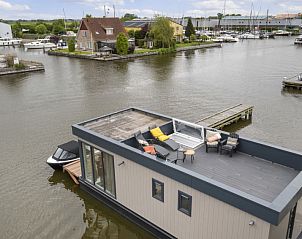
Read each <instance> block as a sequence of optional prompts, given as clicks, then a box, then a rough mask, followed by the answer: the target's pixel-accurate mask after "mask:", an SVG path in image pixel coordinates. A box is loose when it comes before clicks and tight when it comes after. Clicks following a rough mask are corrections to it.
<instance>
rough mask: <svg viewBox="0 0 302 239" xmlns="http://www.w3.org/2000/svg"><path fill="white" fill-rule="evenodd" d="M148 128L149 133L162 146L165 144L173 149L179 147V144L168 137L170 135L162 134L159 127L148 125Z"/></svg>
mask: <svg viewBox="0 0 302 239" xmlns="http://www.w3.org/2000/svg"><path fill="white" fill-rule="evenodd" d="M149 130H150V133H151V135H152V136H153V137H154V139H156V140H158V143H159V144H161V145H163V146H167V147H169V148H170V149H172V150H173V151H176V150H177V149H179V147H180V145H179V144H178V143H176V142H175V141H174V140H172V139H170V136H168V135H166V134H164V133H163V132H162V130H161V129H160V128H159V127H156V126H155V125H153V126H151V127H149Z"/></svg>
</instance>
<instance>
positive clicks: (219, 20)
mask: <svg viewBox="0 0 302 239" xmlns="http://www.w3.org/2000/svg"><path fill="white" fill-rule="evenodd" d="M222 17H223V14H222V13H220V12H219V13H217V18H218V29H219V30H220V22H221V19H222Z"/></svg>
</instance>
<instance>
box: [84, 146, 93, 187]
mask: <svg viewBox="0 0 302 239" xmlns="http://www.w3.org/2000/svg"><path fill="white" fill-rule="evenodd" d="M82 145H83V157H84V168H85V174H84V175H85V178H86V180H87V181H89V182H91V183H92V182H93V174H92V158H91V147H90V146H89V145H87V144H82Z"/></svg>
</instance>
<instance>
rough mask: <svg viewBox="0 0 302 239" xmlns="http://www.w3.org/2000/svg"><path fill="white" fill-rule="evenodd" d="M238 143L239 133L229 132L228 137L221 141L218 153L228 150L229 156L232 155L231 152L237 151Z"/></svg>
mask: <svg viewBox="0 0 302 239" xmlns="http://www.w3.org/2000/svg"><path fill="white" fill-rule="evenodd" d="M238 145H239V135H238V134H236V133H230V135H229V137H228V138H227V139H225V140H222V141H221V148H220V154H222V151H228V152H229V154H230V157H232V156H233V152H236V151H237V147H238Z"/></svg>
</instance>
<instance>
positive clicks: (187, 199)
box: [178, 191, 192, 217]
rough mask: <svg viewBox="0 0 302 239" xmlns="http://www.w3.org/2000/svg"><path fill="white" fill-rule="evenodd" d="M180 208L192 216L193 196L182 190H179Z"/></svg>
mask: <svg viewBox="0 0 302 239" xmlns="http://www.w3.org/2000/svg"><path fill="white" fill-rule="evenodd" d="M178 210H179V211H181V212H183V213H184V214H187V215H188V216H190V217H191V212H192V196H190V195H189V194H186V193H184V192H182V191H178Z"/></svg>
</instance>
